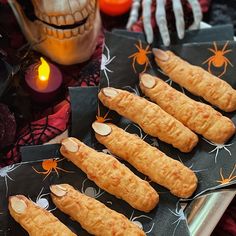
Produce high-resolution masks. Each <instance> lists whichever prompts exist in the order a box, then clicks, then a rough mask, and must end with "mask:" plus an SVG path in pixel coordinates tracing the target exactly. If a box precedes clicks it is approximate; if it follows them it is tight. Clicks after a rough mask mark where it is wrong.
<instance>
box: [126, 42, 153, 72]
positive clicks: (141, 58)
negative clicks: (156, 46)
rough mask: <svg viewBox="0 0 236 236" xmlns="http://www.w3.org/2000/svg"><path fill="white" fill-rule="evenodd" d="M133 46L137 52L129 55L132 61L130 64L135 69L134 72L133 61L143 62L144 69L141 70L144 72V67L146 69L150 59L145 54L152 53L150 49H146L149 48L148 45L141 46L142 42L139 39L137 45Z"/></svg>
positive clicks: (140, 63) (141, 63)
mask: <svg viewBox="0 0 236 236" xmlns="http://www.w3.org/2000/svg"><path fill="white" fill-rule="evenodd" d="M135 47H136V48H137V49H138V52H136V53H134V54H132V55H130V56H129V58H133V63H132V66H133V69H134V71H135V73H137V71H136V69H135V63H136V62H137V63H138V64H139V65H144V64H145V68H144V70H143V71H142V72H141V73H143V72H145V71H146V69H147V66H148V65H150V61H149V59H148V57H147V54H150V53H152V52H151V51H148V49H149V45H148V46H147V47H146V48H145V49H143V46H142V43H141V41H140V40H139V46H138V45H137V44H135Z"/></svg>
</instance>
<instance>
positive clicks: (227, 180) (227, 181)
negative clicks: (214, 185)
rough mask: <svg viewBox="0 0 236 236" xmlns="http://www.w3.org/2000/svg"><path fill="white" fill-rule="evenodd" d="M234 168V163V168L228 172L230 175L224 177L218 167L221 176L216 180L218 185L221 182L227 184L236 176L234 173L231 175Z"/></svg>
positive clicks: (235, 166)
mask: <svg viewBox="0 0 236 236" xmlns="http://www.w3.org/2000/svg"><path fill="white" fill-rule="evenodd" d="M235 168H236V164H235V165H234V168H233V170H232V172H231V174H230V176H229V177H228V178H224V176H223V174H222V168H220V177H221V180H218V181H216V182H218V183H220V185H222V184H228V183H230V182H231V181H232V180H233V179H235V178H236V175H234V176H233V173H234V171H235Z"/></svg>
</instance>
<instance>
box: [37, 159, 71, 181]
mask: <svg viewBox="0 0 236 236" xmlns="http://www.w3.org/2000/svg"><path fill="white" fill-rule="evenodd" d="M64 159H65V158H63V159H61V160H56V159H49V160H44V161H43V162H42V168H43V169H44V170H45V171H42V172H41V171H38V170H36V169H35V168H34V167H33V166H32V168H33V169H34V171H35V172H36V173H38V174H44V175H46V176H45V177H44V179H43V180H45V179H46V178H47V177H48V176H49V175H50V174H51V172H52V171H53V170H55V172H56V174H57V176H59V173H58V170H61V171H64V172H66V173H73V171H68V170H64V169H62V168H60V167H58V166H57V163H58V162H60V161H63V160H64Z"/></svg>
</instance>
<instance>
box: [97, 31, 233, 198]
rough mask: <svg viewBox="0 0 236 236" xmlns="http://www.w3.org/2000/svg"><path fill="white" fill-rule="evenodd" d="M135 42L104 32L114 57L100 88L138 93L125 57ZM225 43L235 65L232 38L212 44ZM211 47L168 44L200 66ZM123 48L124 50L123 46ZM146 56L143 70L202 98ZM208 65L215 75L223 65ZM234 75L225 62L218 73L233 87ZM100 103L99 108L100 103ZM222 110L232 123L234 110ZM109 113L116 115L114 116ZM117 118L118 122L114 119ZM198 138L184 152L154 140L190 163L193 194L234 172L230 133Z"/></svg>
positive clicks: (216, 184)
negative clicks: (220, 139) (223, 138)
mask: <svg viewBox="0 0 236 236" xmlns="http://www.w3.org/2000/svg"><path fill="white" fill-rule="evenodd" d="M139 43H140V42H139V41H137V40H132V39H130V38H129V39H128V38H126V37H122V36H118V35H113V34H110V33H107V34H106V40H105V45H106V48H105V49H104V53H107V52H108V51H109V54H110V57H111V58H114V59H113V60H112V61H111V62H110V63H109V64H107V65H106V67H107V68H109V70H110V71H112V72H109V71H108V72H107V75H106V74H105V73H104V70H103V71H102V78H101V83H100V87H101V88H103V87H107V86H111V87H115V88H120V89H126V90H129V91H131V92H134V93H136V94H137V95H141V96H142V94H141V92H140V91H139V88H138V82H139V81H138V75H139V74H138V73H136V72H135V71H134V68H133V65H132V62H133V61H132V58H129V56H130V55H132V54H134V53H135V52H136V51H137V48H136V46H135V45H139ZM227 43H228V45H227V49H231V50H232V52H229V53H227V54H225V56H226V57H227V58H228V59H229V60H230V62H231V63H232V64H233V65H236V58H235V57H234V54H235V52H236V42H233V41H230V42H228V41H219V42H216V45H217V47H218V49H219V50H221V49H222V48H223V47H224V46H225V45H226V44H227ZM141 44H142V47H143V48H146V47H147V45H146V44H145V43H144V42H141ZM213 47H214V46H213V42H210V43H194V44H185V45H173V46H171V47H169V49H170V50H172V51H174V52H175V53H176V54H177V55H179V56H181V57H182V58H183V59H185V60H187V61H189V62H190V63H192V64H194V65H198V66H202V67H203V68H205V69H207V68H208V66H207V64H206V65H203V62H204V61H205V60H206V59H207V58H209V57H211V56H212V52H211V51H209V50H208V48H213ZM124 48H125V49H126V50H123V49H124ZM106 55H107V54H106ZM148 60H149V61H150V66H149V68H148V69H147V72H150V73H152V74H156V75H157V76H159V77H160V78H162V79H163V80H164V81H166V82H168V83H170V84H172V86H173V87H175V88H176V89H178V90H180V91H182V92H184V93H186V94H187V95H188V96H190V97H192V98H193V99H196V100H198V101H202V102H204V101H203V99H201V98H199V97H195V96H193V95H191V94H190V93H189V92H188V91H186V90H185V89H183V88H181V87H180V86H179V85H177V84H175V83H174V82H172V81H171V80H169V78H168V77H166V76H165V75H163V73H162V72H161V71H160V69H159V68H158V67H157V66H156V65H155V62H154V59H153V56H152V55H151V54H150V55H149V59H148ZM135 67H136V70H137V72H141V71H142V70H143V68H144V65H138V63H137V62H135ZM211 67H212V73H215V74H216V75H217V74H218V73H221V72H222V70H223V69H224V68H222V67H221V68H214V66H213V65H212V66H211ZM235 77H236V70H235V68H234V67H231V65H229V64H228V66H227V70H226V73H225V74H224V75H223V76H222V79H224V80H225V81H227V82H228V83H229V84H231V85H232V87H233V88H236V80H235ZM100 106H101V109H102V107H103V106H102V105H100ZM222 113H223V114H224V115H226V116H228V117H230V118H231V119H232V121H233V122H234V124H236V112H233V113H225V112H222ZM110 114H111V116H109V115H108V117H107V118H111V119H112V122H114V123H116V124H118V125H119V126H121V127H123V128H124V126H125V125H126V124H127V121H125V124H122V123H123V122H122V121H123V120H125V119H124V118H120V119H119V118H118V117H120V116H119V115H118V114H116V113H114V112H110ZM112 116H113V117H116V118H115V119H114V118H113V117H112ZM117 120H119V123H117ZM143 135H145V134H143ZM199 138H200V140H199V143H198V145H197V147H196V148H195V149H194V150H193V151H192V152H191V153H188V154H184V153H181V152H180V151H178V150H177V149H175V148H173V147H172V146H170V145H168V144H166V143H163V142H161V141H159V140H158V143H159V149H160V150H161V151H163V152H165V153H166V154H167V155H169V156H170V157H172V158H174V159H177V160H179V161H182V162H183V163H184V164H185V165H186V166H188V167H190V168H191V169H193V170H194V171H195V172H196V174H197V176H198V180H199V185H198V188H197V190H196V192H195V194H194V197H196V196H198V195H200V194H202V193H204V192H206V191H207V190H210V189H211V190H212V189H218V188H222V187H225V186H229V185H233V184H235V183H236V179H235V178H233V179H231V180H232V181H228V182H226V183H225V184H222V182H220V181H223V179H222V177H221V173H222V176H223V178H224V179H225V178H228V177H229V176H230V174H231V173H232V175H231V177H233V176H236V170H235V165H236V144H235V143H236V137H235V136H234V137H232V138H231V139H230V140H229V142H228V143H227V144H226V145H223V146H220V145H217V146H216V144H214V143H210V142H209V141H207V140H205V139H203V138H202V137H199ZM213 150H214V151H213ZM217 150H218V151H217Z"/></svg>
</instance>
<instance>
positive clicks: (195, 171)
mask: <svg viewBox="0 0 236 236" xmlns="http://www.w3.org/2000/svg"><path fill="white" fill-rule="evenodd" d="M177 156H178V158H179V160H180V162H181V163H182V164H183V165H185V164H184V163H183V161H182V159H181V158H180V156H179V155H177ZM193 165H194V163H192V165H190V166H187V167H188V168H189V169H190V170H192V171H193V172H194V173H199V172H203V171H207V170H208V169H201V170H193V169H192V168H193ZM185 166H186V165H185Z"/></svg>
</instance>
